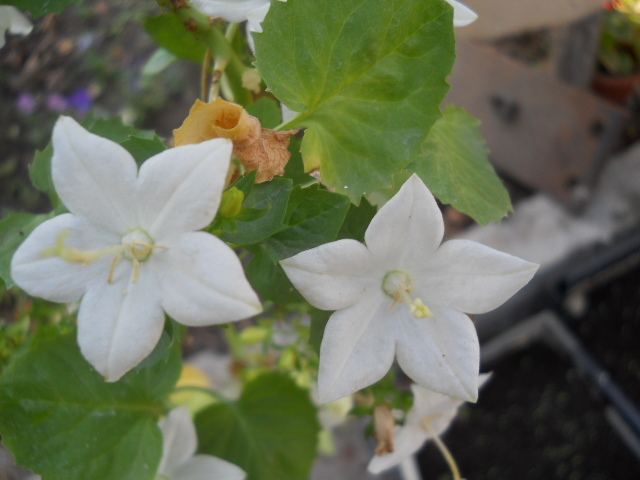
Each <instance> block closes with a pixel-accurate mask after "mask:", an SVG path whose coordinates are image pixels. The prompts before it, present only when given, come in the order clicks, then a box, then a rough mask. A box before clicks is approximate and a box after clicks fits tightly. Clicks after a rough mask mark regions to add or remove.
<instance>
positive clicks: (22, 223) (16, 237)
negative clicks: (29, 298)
mask: <svg viewBox="0 0 640 480" xmlns="http://www.w3.org/2000/svg"><path fill="white" fill-rule="evenodd" d="M52 216H53V215H52V214H47V215H33V214H30V213H14V214H12V215H9V216H8V217H7V218H5V219H3V220H2V221H0V278H2V280H4V283H5V286H6V288H7V289H9V288H11V287H13V286H14V285H15V283H14V282H13V279H12V278H11V258H12V257H13V254H14V253H15V252H16V250H17V249H18V247H19V246H20V244H21V243H22V242H23V241H24V240H25V239H26V238H27V236H28V235H29V234H30V233H31V232H33V230H35V228H36V227H37V226H38V225H40V224H41V223H42V222H44V221H45V220H48V219H50V218H51V217H52Z"/></svg>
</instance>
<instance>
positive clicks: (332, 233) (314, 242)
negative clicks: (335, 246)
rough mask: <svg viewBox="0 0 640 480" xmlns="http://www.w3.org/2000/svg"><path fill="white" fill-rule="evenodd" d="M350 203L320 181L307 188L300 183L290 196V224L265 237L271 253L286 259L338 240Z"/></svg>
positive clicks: (273, 256) (275, 258) (265, 243)
mask: <svg viewBox="0 0 640 480" xmlns="http://www.w3.org/2000/svg"><path fill="white" fill-rule="evenodd" d="M349 205H350V203H349V199H348V198H347V197H345V196H344V195H340V194H338V193H333V192H329V191H327V190H323V189H321V188H320V185H319V184H317V183H316V184H314V185H311V186H310V187H307V188H301V187H300V186H297V187H296V188H295V189H293V191H292V192H291V196H290V197H289V205H288V206H287V218H286V219H285V222H286V224H287V227H286V228H285V229H283V230H281V231H279V232H278V233H276V234H275V235H272V236H271V237H269V238H268V239H266V240H265V242H264V246H265V249H266V251H267V253H269V255H270V256H271V258H273V259H274V260H282V259H284V258H289V257H291V256H293V255H296V254H297V253H300V252H302V251H303V250H308V249H310V248H314V247H317V246H318V245H322V244H323V243H328V242H332V241H334V240H335V239H336V237H337V235H338V231H339V230H340V226H341V225H342V223H343V222H344V218H345V216H346V214H347V211H348V210H349Z"/></svg>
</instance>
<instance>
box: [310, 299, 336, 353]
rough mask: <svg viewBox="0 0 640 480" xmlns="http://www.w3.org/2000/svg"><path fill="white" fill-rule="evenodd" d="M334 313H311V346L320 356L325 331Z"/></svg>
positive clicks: (322, 311) (321, 311)
mask: <svg viewBox="0 0 640 480" xmlns="http://www.w3.org/2000/svg"><path fill="white" fill-rule="evenodd" d="M332 313H333V312H327V311H325V310H315V311H314V312H312V313H311V333H310V335H309V344H310V345H311V348H313V351H314V352H316V353H317V354H318V355H320V345H321V344H322V337H323V336H324V329H325V327H326V326H327V323H328V322H329V317H330V316H331V314H332Z"/></svg>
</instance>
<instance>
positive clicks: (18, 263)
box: [11, 213, 120, 302]
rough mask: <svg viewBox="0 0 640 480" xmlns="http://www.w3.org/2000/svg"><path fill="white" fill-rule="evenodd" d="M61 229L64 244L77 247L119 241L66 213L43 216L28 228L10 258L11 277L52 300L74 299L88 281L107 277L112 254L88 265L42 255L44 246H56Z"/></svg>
mask: <svg viewBox="0 0 640 480" xmlns="http://www.w3.org/2000/svg"><path fill="white" fill-rule="evenodd" d="M62 232H67V233H68V237H67V239H66V241H65V244H66V245H67V246H68V247H71V248H77V249H81V250H99V249H103V248H105V247H107V246H110V245H114V244H115V242H118V243H119V241H120V240H119V238H118V237H117V236H115V235H113V234H111V233H109V232H106V231H104V230H101V229H100V228H98V227H95V226H93V225H91V224H88V223H87V222H86V221H84V220H83V219H80V218H78V217H76V216H74V215H72V214H70V213H67V214H64V215H59V216H57V217H55V218H52V219H51V220H47V221H46V222H44V223H42V224H41V225H39V226H38V227H37V228H36V229H35V230H34V231H33V232H31V235H29V237H27V239H26V240H25V241H24V242H23V243H22V245H20V247H19V248H18V250H17V251H16V253H15V254H14V255H13V259H12V260H11V276H12V277H13V280H14V281H15V282H16V284H17V285H18V286H19V287H20V288H22V289H23V290H24V291H25V292H27V293H28V294H29V295H33V296H34V297H40V298H44V299H45V300H49V301H52V302H74V301H76V300H78V299H79V298H80V297H81V296H82V295H84V293H85V291H86V290H87V287H88V285H89V283H90V282H92V281H93V280H95V279H100V278H101V279H103V280H104V281H106V280H107V278H108V277H109V268H110V267H109V265H110V264H111V262H112V260H113V257H112V256H111V257H104V258H100V259H98V260H96V261H94V262H92V263H90V264H89V265H82V264H81V263H74V262H68V261H66V260H63V259H61V258H60V257H57V256H43V255H42V253H43V252H44V251H45V250H48V249H51V248H53V247H55V246H56V243H57V239H58V236H59V235H60V234H61V233H62Z"/></svg>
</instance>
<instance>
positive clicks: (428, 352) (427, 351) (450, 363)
mask: <svg viewBox="0 0 640 480" xmlns="http://www.w3.org/2000/svg"><path fill="white" fill-rule="evenodd" d="M407 308H408V307H407V306H406V305H404V304H402V305H398V306H397V307H396V309H404V310H402V311H403V312H404V317H403V318H402V319H401V320H396V321H395V322H394V325H395V328H394V330H393V332H394V335H395V337H396V339H397V355H398V363H399V364H400V367H401V368H402V370H404V372H405V373H406V374H407V375H408V376H409V377H411V378H412V379H413V381H414V382H416V383H418V384H419V385H421V386H422V387H424V388H427V389H429V390H435V391H436V392H439V393H444V394H445V395H449V396H451V397H456V398H460V399H462V400H467V401H470V402H475V401H476V399H477V398H478V371H479V368H480V346H479V344H478V335H477V334H476V330H475V327H474V326H473V323H472V322H471V320H470V319H469V317H467V316H466V315H465V314H464V313H460V312H457V311H455V310H452V309H449V308H441V307H433V308H431V311H432V313H433V317H432V318H423V319H416V318H414V317H412V316H411V315H410V314H409V312H408V310H407Z"/></svg>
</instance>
